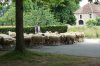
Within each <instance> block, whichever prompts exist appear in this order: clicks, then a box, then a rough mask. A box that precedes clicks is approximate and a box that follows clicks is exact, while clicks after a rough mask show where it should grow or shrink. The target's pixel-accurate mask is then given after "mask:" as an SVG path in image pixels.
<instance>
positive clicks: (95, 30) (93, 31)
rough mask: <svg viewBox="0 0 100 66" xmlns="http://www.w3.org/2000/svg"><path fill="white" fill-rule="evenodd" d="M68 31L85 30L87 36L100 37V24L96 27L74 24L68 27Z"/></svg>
mask: <svg viewBox="0 0 100 66" xmlns="http://www.w3.org/2000/svg"><path fill="white" fill-rule="evenodd" d="M68 32H84V33H85V36H86V38H100V26H96V27H87V26H84V27H76V26H72V27H69V28H68Z"/></svg>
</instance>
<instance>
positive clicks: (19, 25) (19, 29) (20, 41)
mask: <svg viewBox="0 0 100 66" xmlns="http://www.w3.org/2000/svg"><path fill="white" fill-rule="evenodd" d="M24 50H25V47H24V36H23V0H16V47H15V51H19V52H23V51H24Z"/></svg>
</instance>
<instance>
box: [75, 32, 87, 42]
mask: <svg viewBox="0 0 100 66" xmlns="http://www.w3.org/2000/svg"><path fill="white" fill-rule="evenodd" d="M75 34H76V41H77V42H83V41H84V37H85V34H84V32H76V33H75Z"/></svg>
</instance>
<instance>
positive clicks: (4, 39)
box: [0, 34, 15, 48]
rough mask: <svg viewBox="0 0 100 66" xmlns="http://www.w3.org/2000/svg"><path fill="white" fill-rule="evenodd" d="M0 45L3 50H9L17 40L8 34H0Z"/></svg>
mask: <svg viewBox="0 0 100 66" xmlns="http://www.w3.org/2000/svg"><path fill="white" fill-rule="evenodd" d="M0 37H1V38H0V44H1V45H2V47H3V48H9V47H11V46H12V45H14V44H15V38H12V37H10V36H9V35H6V34H0Z"/></svg>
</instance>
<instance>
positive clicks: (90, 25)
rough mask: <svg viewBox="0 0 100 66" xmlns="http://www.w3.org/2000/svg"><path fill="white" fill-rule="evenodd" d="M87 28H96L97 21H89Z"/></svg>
mask: <svg viewBox="0 0 100 66" xmlns="http://www.w3.org/2000/svg"><path fill="white" fill-rule="evenodd" d="M86 24H87V26H89V27H92V26H96V24H97V21H96V20H88V21H87V22H86Z"/></svg>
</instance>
